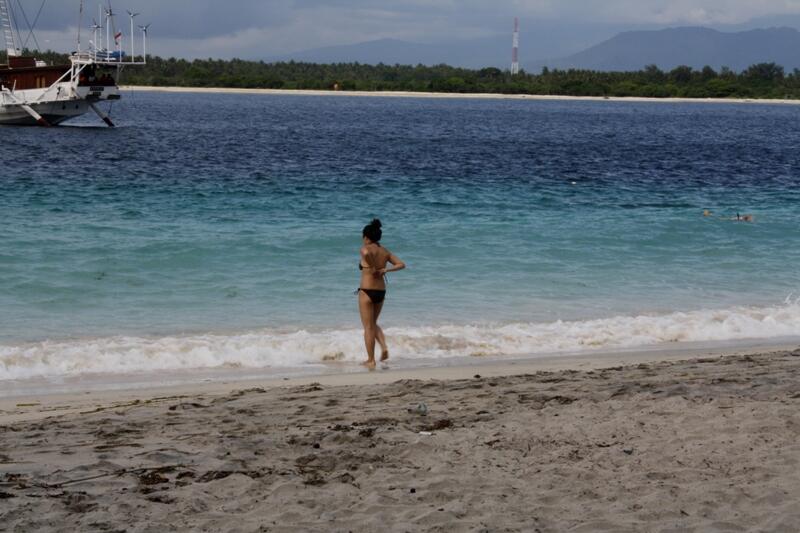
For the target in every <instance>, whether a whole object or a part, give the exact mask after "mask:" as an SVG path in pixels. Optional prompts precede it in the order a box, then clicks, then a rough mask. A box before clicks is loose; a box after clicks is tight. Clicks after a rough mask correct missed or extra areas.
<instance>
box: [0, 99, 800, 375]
mask: <svg viewBox="0 0 800 533" xmlns="http://www.w3.org/2000/svg"><path fill="white" fill-rule="evenodd" d="M127 96H128V98H127V100H126V101H124V103H123V104H121V105H119V106H118V107H117V108H116V110H115V111H116V113H115V118H116V120H117V122H119V123H120V125H121V127H120V128H118V129H116V130H106V129H102V128H93V127H87V126H90V125H92V124H93V123H94V120H93V119H92V118H91V117H87V118H83V119H81V120H79V121H78V122H77V123H76V126H75V127H63V128H56V129H53V130H40V129H35V128H22V129H19V128H8V129H4V130H3V132H4V133H5V134H6V136H7V137H8V138H10V140H9V142H7V143H4V145H3V146H2V148H0V152H1V153H0V155H2V158H3V160H4V161H6V162H7V163H6V165H5V168H4V172H3V177H2V189H1V190H0V212H2V221H3V227H4V228H5V231H4V232H2V234H0V379H11V378H20V377H34V376H63V375H77V374H90V373H97V372H119V371H122V372H141V371H154V370H161V369H188V368H198V367H217V366H225V367H230V366H233V367H253V368H263V367H280V366H285V365H298V364H320V363H322V362H323V361H327V360H343V361H357V360H358V359H359V358H361V357H362V350H363V348H362V347H361V341H360V336H359V335H360V333H359V331H358V326H359V319H358V313H357V309H356V306H355V296H354V295H353V289H355V288H356V287H357V283H358V279H359V278H358V270H357V260H358V247H359V244H360V231H361V228H362V227H363V225H364V224H366V223H367V222H368V221H369V220H370V219H371V218H372V217H373V216H378V217H380V218H381V219H382V220H383V222H384V231H385V237H384V244H385V245H386V246H387V247H389V248H390V249H391V250H392V251H394V252H395V253H396V254H397V255H399V256H400V257H402V258H403V259H404V260H405V261H406V262H407V263H408V265H409V269H408V270H407V271H404V272H402V273H398V274H395V275H392V276H391V277H390V280H389V283H390V284H389V297H388V303H387V305H386V311H385V316H384V323H385V326H386V327H388V328H389V331H390V332H391V334H390V343H393V347H394V350H393V351H394V353H395V355H396V357H398V358H406V359H414V358H419V357H443V358H446V357H455V356H463V355H498V356H502V355H518V354H538V353H541V354H544V353H548V354H549V353H558V352H563V351H580V350H592V349H598V348H615V347H623V346H624V347H630V346H647V345H657V344H660V343H665V342H670V343H672V342H681V341H685V342H690V341H730V340H736V339H751V338H765V339H769V338H776V337H787V336H797V335H800V306H798V304H797V300H796V298H797V294H800V282H799V280H798V271H797V266H796V265H797V264H798V261H800V231H798V230H797V228H798V222H800V214H798V206H800V189H798V184H800V177H798V170H799V169H800V157H798V155H797V153H798V151H797V149H796V147H797V146H798V141H800V121H798V119H800V108H797V107H794V106H764V105H734V104H731V105H709V104H667V103H664V104H650V103H645V104H643V103H617V102H530V101H511V100H509V101H490V100H466V101H465V100H427V99H396V98H341V97H302V96H254V95H189V94H185V95H180V94H178V95H167V94H156V93H136V94H133V95H127ZM704 209H710V210H712V211H713V213H714V215H713V216H712V217H703V216H702V212H703V210H704ZM737 212H739V213H748V214H753V215H754V216H755V222H754V223H741V222H734V221H731V220H730V217H733V216H735V215H736V213H737Z"/></svg>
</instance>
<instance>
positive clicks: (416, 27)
mask: <svg viewBox="0 0 800 533" xmlns="http://www.w3.org/2000/svg"><path fill="white" fill-rule="evenodd" d="M19 1H20V2H21V3H22V5H23V6H24V7H25V10H26V14H27V16H28V18H29V19H31V20H32V19H33V18H34V17H35V15H36V12H37V10H38V9H39V6H40V4H41V3H42V0H19ZM104 1H107V0H104ZM16 2H17V0H13V3H16ZM78 5H79V0H49V1H46V2H45V9H44V10H43V13H42V16H41V18H40V20H39V23H38V25H37V28H38V29H37V32H36V35H37V37H38V40H39V44H40V47H41V48H53V49H58V50H61V51H69V50H72V49H74V48H75V39H76V35H77V26H78V20H79V10H78ZM112 5H113V8H114V9H115V10H116V11H117V12H118V13H120V14H121V15H120V16H119V17H118V19H117V26H118V27H121V28H123V29H124V30H125V31H126V33H127V29H128V28H129V20H128V17H127V14H125V10H126V9H131V10H133V11H138V12H141V13H142V14H141V15H139V17H138V18H137V23H141V24H144V23H152V27H151V41H150V46H149V51H151V52H153V53H155V54H158V55H161V56H177V57H187V58H193V57H221V58H229V57H243V58H269V57H274V56H278V55H282V54H286V53H288V52H292V51H297V50H304V49H309V48H316V47H321V46H329V45H339V44H351V43H357V42H363V41H369V40H373V39H380V38H396V39H403V40H408V41H415V42H424V43H433V42H440V41H448V40H458V39H472V38H480V37H488V36H492V35H501V34H507V33H509V32H510V30H509V27H510V24H511V22H510V21H511V20H512V19H513V17H514V16H518V17H520V19H521V20H522V23H523V36H524V32H525V30H526V29H527V30H528V31H529V32H532V31H536V30H537V28H548V29H549V32H552V31H553V28H556V29H557V32H556V33H557V34H558V39H560V40H561V41H563V46H562V47H561V48H564V50H567V49H569V48H570V47H572V48H578V47H582V46H585V45H590V44H595V43H594V42H584V41H585V40H587V39H596V38H597V36H600V35H603V34H604V32H605V33H607V34H608V35H607V36H606V37H611V36H612V35H613V33H616V32H617V31H620V30H621V29H627V28H630V29H639V28H656V27H665V26H679V25H706V26H712V27H718V28H719V27H723V26H726V25H731V26H733V25H737V24H746V23H748V22H749V21H752V20H753V19H762V22H763V24H761V25H766V24H769V23H771V22H772V21H773V20H774V21H775V23H774V24H781V23H783V22H782V21H787V22H786V23H787V24H788V25H794V24H792V22H796V21H800V18H792V17H791V16H795V17H800V0H381V1H368V0H324V1H323V0H223V1H219V0H127V1H125V0H112ZM97 6H98V1H97V0H94V1H92V0H87V1H86V2H85V14H84V20H83V27H84V30H83V34H84V43H85V42H86V40H87V28H88V26H89V25H90V24H91V19H92V16H93V15H94V16H96V13H97ZM17 18H18V19H21V18H22V17H19V16H18V17H17ZM755 23H756V24H757V23H758V21H756V22H755ZM19 24H20V26H21V29H23V28H25V22H24V20H21V21H20V22H19ZM587 28H591V29H592V30H593V31H588V32H587ZM559 50H560V48H559Z"/></svg>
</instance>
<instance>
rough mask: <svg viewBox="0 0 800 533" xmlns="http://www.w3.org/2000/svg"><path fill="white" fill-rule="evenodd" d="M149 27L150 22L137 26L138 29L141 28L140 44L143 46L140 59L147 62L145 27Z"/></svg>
mask: <svg viewBox="0 0 800 533" xmlns="http://www.w3.org/2000/svg"><path fill="white" fill-rule="evenodd" d="M149 27H150V24H145V25H144V26H139V29H140V30H142V46H144V55H143V56H142V59H143V60H144V62H145V63H147V29H148V28H149Z"/></svg>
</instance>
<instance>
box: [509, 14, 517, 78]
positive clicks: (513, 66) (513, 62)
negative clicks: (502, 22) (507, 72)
mask: <svg viewBox="0 0 800 533" xmlns="http://www.w3.org/2000/svg"><path fill="white" fill-rule="evenodd" d="M511 46H512V48H511V75H512V76H514V75H516V74H519V19H518V18H516V17H514V38H513V40H512V42H511Z"/></svg>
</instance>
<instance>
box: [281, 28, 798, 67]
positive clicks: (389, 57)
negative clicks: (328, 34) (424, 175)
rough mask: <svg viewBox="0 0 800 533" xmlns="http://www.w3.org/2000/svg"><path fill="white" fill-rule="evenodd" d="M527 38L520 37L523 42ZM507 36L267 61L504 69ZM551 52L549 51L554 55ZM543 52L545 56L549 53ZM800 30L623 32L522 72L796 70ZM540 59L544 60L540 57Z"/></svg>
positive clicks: (386, 42)
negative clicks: (762, 66) (766, 66)
mask: <svg viewBox="0 0 800 533" xmlns="http://www.w3.org/2000/svg"><path fill="white" fill-rule="evenodd" d="M524 38H525V35H524V34H523V43H525V42H526V41H525V40H524ZM510 41H511V39H510V36H507V37H502V36H500V37H489V38H482V39H474V40H464V41H455V42H452V43H446V44H422V43H412V42H408V41H402V40H396V39H382V40H377V41H370V42H364V43H357V44H352V45H344V46H330V47H326V48H317V49H313V50H306V51H302V52H297V53H293V54H286V55H283V56H279V57H273V58H269V59H268V60H269V61H288V60H295V61H308V62H313V63H350V62H359V63H366V64H376V63H385V64H389V65H394V64H402V65H416V64H420V63H421V64H425V65H435V64H440V63H446V64H448V65H453V66H461V67H467V68H481V67H489V66H493V67H499V68H508V67H509V61H510V55H511V54H510ZM537 48H538V49H546V48H547V47H546V44H544V42H543V41H541V40H540V41H539V42H538V43H537V41H536V40H535V39H534V38H533V37H532V38H531V39H530V40H528V41H527V46H526V47H524V48H523V49H522V50H521V56H522V57H523V58H525V57H531V56H534V57H535V54H536V49H537ZM553 51H554V50H552V49H551V50H547V52H550V53H552V52H553ZM547 52H545V53H547ZM798 52H800V32H798V31H797V30H796V29H794V28H785V27H784V28H768V29H753V30H747V31H736V32H723V31H719V30H715V29H710V28H701V27H685V28H669V29H662V30H650V31H629V32H622V33H619V34H617V35H616V36H614V37H612V38H611V39H608V40H606V41H603V42H601V43H600V44H597V45H595V46H592V47H590V48H587V49H585V50H583V51H581V52H578V53H575V54H572V55H567V56H565V57H556V58H554V59H547V58H546V56H545V57H543V58H541V59H538V60H530V61H523V68H525V69H527V70H528V71H531V72H538V71H539V70H541V68H542V67H544V66H547V67H551V68H582V69H592V70H606V71H608V70H617V71H620V70H622V71H625V70H639V69H641V68H643V67H644V66H645V65H651V64H655V65H658V66H659V67H660V68H662V69H664V70H669V69H672V68H674V67H676V66H678V65H689V66H692V67H694V68H698V69H699V68H702V67H703V66H705V65H710V66H712V67H714V68H715V69H719V68H720V67H723V66H726V67H729V68H731V69H733V70H735V71H740V70H743V69H745V68H747V67H748V66H750V65H752V64H754V63H761V62H775V63H778V64H780V65H783V66H784V67H785V68H786V69H787V70H792V69H794V68H800V53H798ZM539 57H542V56H539Z"/></svg>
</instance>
